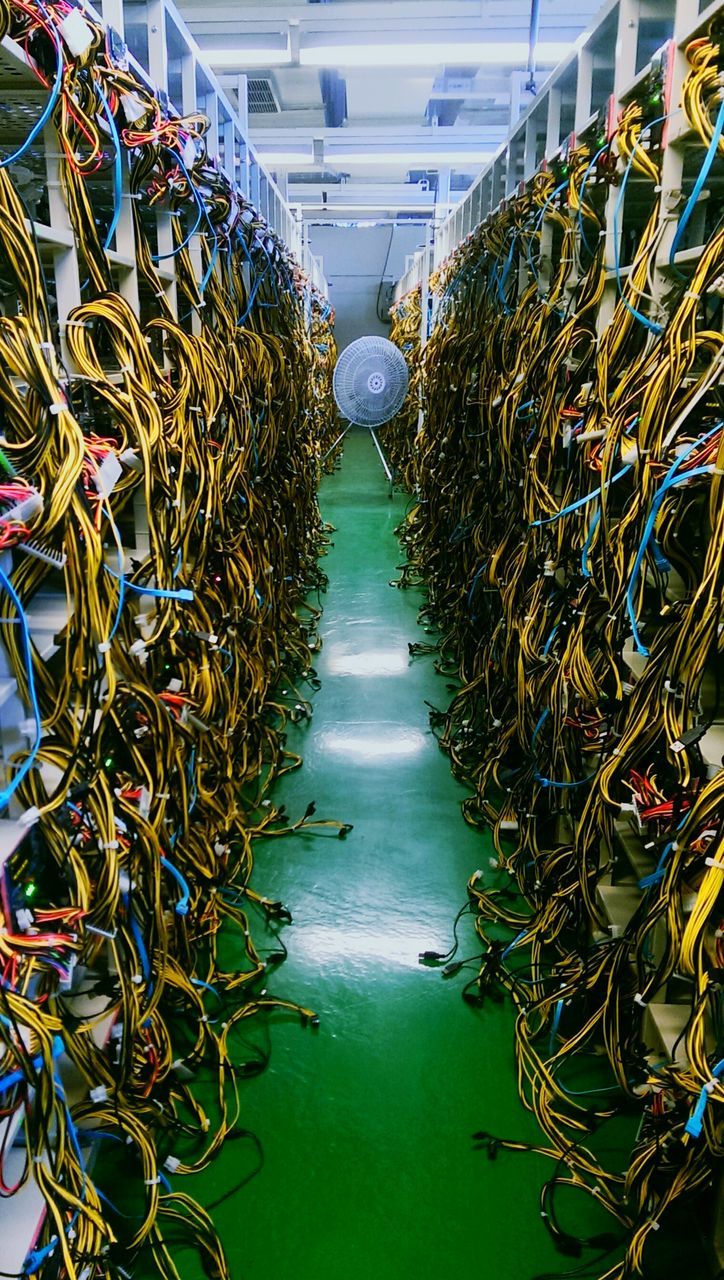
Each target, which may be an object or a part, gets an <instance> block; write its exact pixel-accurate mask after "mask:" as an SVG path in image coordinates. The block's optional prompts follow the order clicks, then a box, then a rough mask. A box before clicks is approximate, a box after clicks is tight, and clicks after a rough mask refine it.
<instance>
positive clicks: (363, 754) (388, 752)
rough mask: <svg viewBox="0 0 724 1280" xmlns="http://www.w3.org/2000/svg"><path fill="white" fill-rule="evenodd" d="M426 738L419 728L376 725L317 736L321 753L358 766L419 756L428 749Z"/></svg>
mask: <svg viewBox="0 0 724 1280" xmlns="http://www.w3.org/2000/svg"><path fill="white" fill-rule="evenodd" d="M427 741H428V740H427V738H426V736H425V734H424V733H420V731H419V730H418V729H408V728H403V727H402V726H400V725H396V724H389V725H385V724H384V723H383V724H379V723H376V724H375V725H374V726H373V727H369V726H367V725H365V724H360V725H355V724H350V725H344V726H342V727H339V728H335V729H327V730H325V731H324V732H323V733H321V734H320V735H319V738H318V739H317V745H318V748H319V750H320V751H326V752H328V753H329V754H330V755H338V756H346V757H348V758H349V759H352V760H354V761H356V763H357V764H374V763H375V762H376V761H378V760H400V759H404V758H405V757H409V756H416V755H419V753H420V752H421V751H424V750H425V747H426V746H427Z"/></svg>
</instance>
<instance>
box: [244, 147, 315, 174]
mask: <svg viewBox="0 0 724 1280" xmlns="http://www.w3.org/2000/svg"><path fill="white" fill-rule="evenodd" d="M257 155H258V157H259V159H260V160H261V162H262V164H265V165H266V166H267V168H269V169H273V168H274V166H275V165H278V166H279V168H280V169H292V168H294V169H296V168H301V169H304V168H308V167H309V166H310V165H313V164H314V156H313V155H312V153H311V151H310V150H309V148H307V150H306V151H257Z"/></svg>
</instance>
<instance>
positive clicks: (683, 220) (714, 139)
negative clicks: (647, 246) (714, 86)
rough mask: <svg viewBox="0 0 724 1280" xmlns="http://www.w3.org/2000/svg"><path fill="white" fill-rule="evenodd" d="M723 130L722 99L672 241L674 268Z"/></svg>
mask: <svg viewBox="0 0 724 1280" xmlns="http://www.w3.org/2000/svg"><path fill="white" fill-rule="evenodd" d="M722 130H724V99H722V101H721V103H720V104H719V110H718V112H717V117H716V122H715V124H714V132H713V134H712V136H711V142H710V143H709V148H708V150H707V153H706V155H705V156H704V159H703V161H702V166H701V169H700V170H699V176H698V178H697V179H696V182H695V183H694V187H693V190H692V192H691V195H690V196H689V199H688V201H687V205H686V208H685V209H684V212H683V213H682V215H681V217H680V218H679V225H678V226H677V228H676V235H675V236H674V239H673V241H672V244H671V252H670V253H669V263H670V265H672V266H673V264H674V258H675V257H676V254H677V251H678V248H679V245H680V243H681V241H682V239H683V236H684V232H685V231H686V228H687V226H688V225H689V219H690V218H691V215H692V213H693V212H694V207H695V205H696V203H697V200H698V199H699V196H700V195H701V192H702V189H703V186H704V183H705V182H706V180H707V178H708V176H709V170H710V169H711V166H712V165H713V163H714V159H715V156H716V153H717V151H718V149H719V139H720V138H721V136H722ZM679 274H681V273H679Z"/></svg>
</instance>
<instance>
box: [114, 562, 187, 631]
mask: <svg viewBox="0 0 724 1280" xmlns="http://www.w3.org/2000/svg"><path fill="white" fill-rule="evenodd" d="M104 568H105V571H106V573H110V575H111V577H112V578H115V579H116V581H117V582H120V583H121V584H122V586H125V588H126V590H128V591H137V592H138V594H139V595H140V596H154V597H155V598H156V599H157V600H193V599H194V593H193V591H190V590H189V589H188V587H182V588H180V590H178V591H163V590H162V589H161V588H160V587H142V586H139V584H138V583H136V582H131V581H130V579H128V578H125V577H124V576H123V575H122V574H120V573H114V571H113V569H111V568H110V566H109V565H105V566H104ZM114 630H115V628H114ZM111 634H113V633H111Z"/></svg>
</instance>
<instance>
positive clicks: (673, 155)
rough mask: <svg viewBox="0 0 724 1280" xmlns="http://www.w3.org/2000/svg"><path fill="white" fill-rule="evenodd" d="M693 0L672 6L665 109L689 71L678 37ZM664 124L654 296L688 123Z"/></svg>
mask: <svg viewBox="0 0 724 1280" xmlns="http://www.w3.org/2000/svg"><path fill="white" fill-rule="evenodd" d="M698 11H699V6H698V4H697V0H679V2H678V4H677V6H676V18H675V21H674V39H673V48H672V49H671V50H670V57H671V62H670V64H669V75H670V79H669V102H670V104H671V105H670V106H669V110H671V107H672V106H676V105H677V104H678V103H679V102H680V100H681V87H682V85H683V83H684V80H685V79H686V76H687V75H688V72H689V64H688V62H687V60H686V53H685V50H684V49H683V48H682V41H683V39H684V37H685V35H686V33H687V32H688V31H690V30H691V28H692V26H693V24H694V23H695V22H696V19H697V17H698V16H699V12H698ZM664 127H665V131H666V133H665V136H666V142H667V145H666V147H665V148H664V154H663V161H662V166H661V221H662V223H663V224H664V225H663V227H662V234H661V239H660V242H659V248H658V251H657V254H656V271H655V276H654V279H655V283H656V293H657V296H658V295H659V294H660V292H661V291H662V290H663V289H664V288H665V286H666V281H665V279H662V268H664V267H666V266H667V265H668V261H669V255H670V253H671V246H672V244H673V241H674V236H675V235H676V226H677V222H678V215H679V210H680V206H681V198H682V178H683V173H684V153H685V146H686V144H685V141H684V138H685V136H686V133H687V131H688V127H689V126H688V124H687V121H686V118H685V116H684V114H683V112H679V113H678V114H677V115H675V116H673V117H672V118H671V119H670V120H669V121H667V124H666V125H665V126H664Z"/></svg>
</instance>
